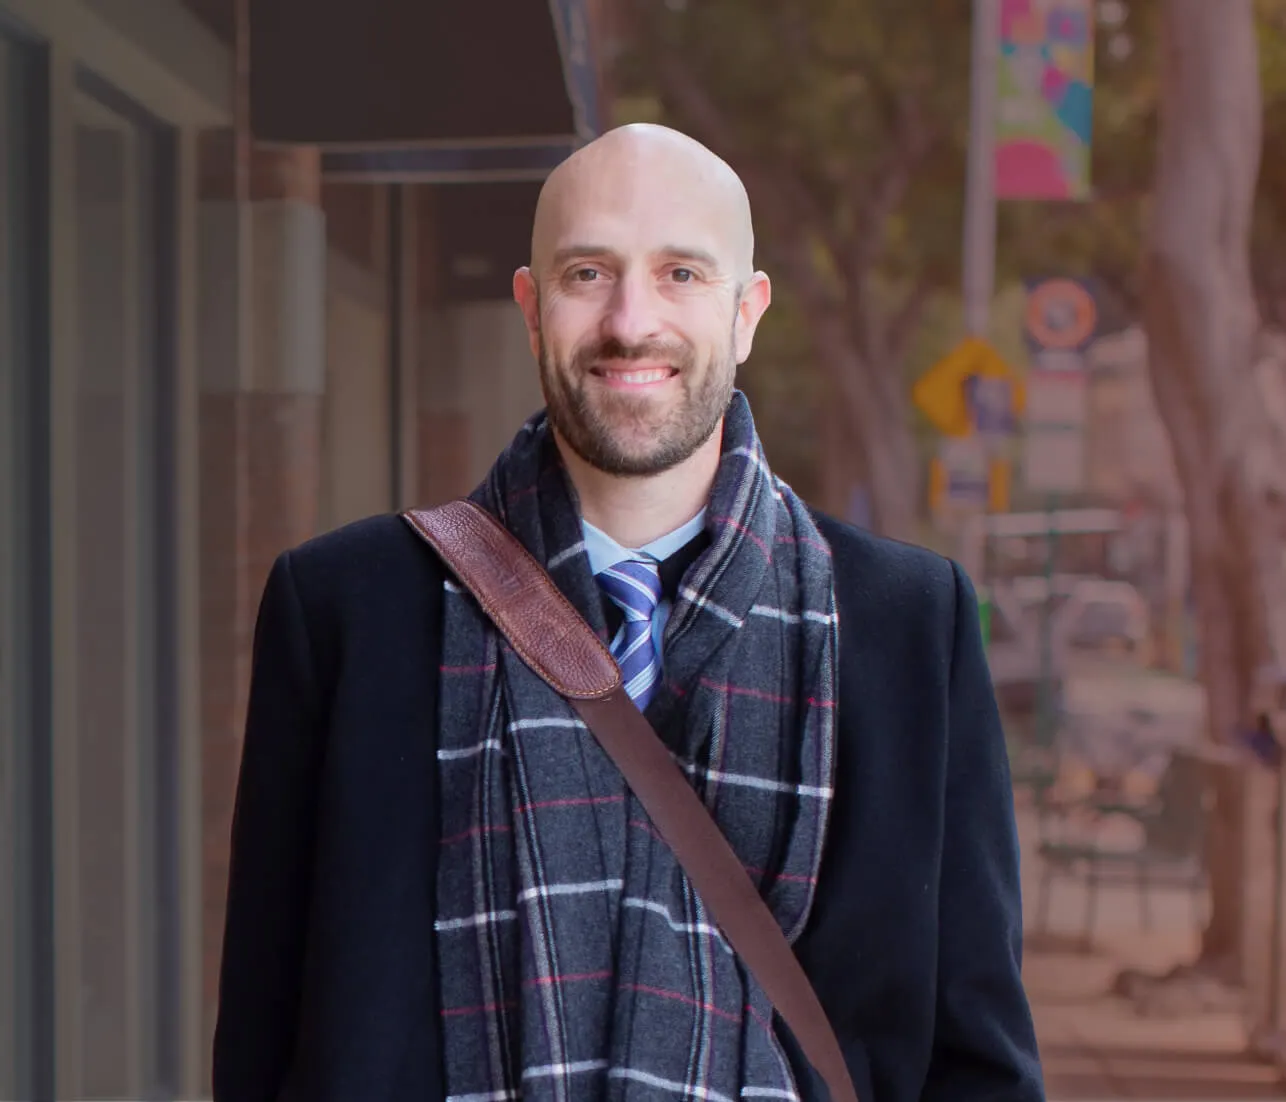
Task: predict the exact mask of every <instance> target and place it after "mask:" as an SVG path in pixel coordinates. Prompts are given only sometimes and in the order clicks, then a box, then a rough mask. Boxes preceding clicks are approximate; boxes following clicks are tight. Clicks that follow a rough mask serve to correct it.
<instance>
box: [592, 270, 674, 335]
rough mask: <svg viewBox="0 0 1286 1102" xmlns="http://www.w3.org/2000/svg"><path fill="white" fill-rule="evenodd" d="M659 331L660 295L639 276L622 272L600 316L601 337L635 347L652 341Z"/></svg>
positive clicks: (647, 281)
mask: <svg viewBox="0 0 1286 1102" xmlns="http://www.w3.org/2000/svg"><path fill="white" fill-rule="evenodd" d="M660 332H661V302H660V296H659V295H658V294H657V293H656V289H655V288H654V287H653V286H652V285H651V282H650V281H649V280H648V279H646V278H645V277H642V276H636V275H633V274H627V275H623V276H622V277H621V278H620V279H618V280H617V282H616V286H615V287H614V288H613V289H612V297H611V301H610V302H609V304H608V308H607V312H606V314H605V315H604V317H603V336H604V337H611V338H614V339H615V340H617V341H619V342H620V343H621V344H623V345H624V346H625V347H626V348H634V347H637V346H638V345H641V344H645V343H647V342H648V341H650V340H654V339H655V338H656V337H657V336H659V335H660Z"/></svg>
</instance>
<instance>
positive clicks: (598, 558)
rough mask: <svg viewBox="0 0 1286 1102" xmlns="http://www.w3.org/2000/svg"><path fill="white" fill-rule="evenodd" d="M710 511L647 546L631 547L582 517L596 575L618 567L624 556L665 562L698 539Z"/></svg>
mask: <svg viewBox="0 0 1286 1102" xmlns="http://www.w3.org/2000/svg"><path fill="white" fill-rule="evenodd" d="M705 520H706V511H705V509H702V510H701V512H699V513H698V514H697V515H696V516H694V517H693V518H692V519H691V520H690V521H688V523H687V524H685V525H683V526H682V527H680V528H676V529H675V530H674V531H673V532H668V533H666V534H665V535H664V536H660V537H658V538H657V539H654V540H653V541H652V542H651V543H649V544H647V545H646V546H645V547H639V548H635V549H630V548H627V547H622V546H621V545H620V544H619V543H617V542H616V541H615V540H614V539H612V537H611V536H609V535H608V534H607V533H606V532H604V531H602V529H599V528H595V527H594V526H593V525H592V524H590V522H589V521H587V520H583V519H582V520H581V522H580V523H581V531H582V532H583V533H584V536H585V553H586V554H587V555H588V556H589V568H590V571H591V572H592V573H594V574H600V573H602V572H603V571H604V570H606V569H607V568H608V567H609V566H615V565H616V564H617V563H618V562H620V561H621V560H623V559H639V558H643V559H652V560H653V561H655V562H658V563H660V562H664V561H665V560H666V559H668V558H669V557H670V556H671V555H673V554H674V553H675V552H676V551H678V550H679V548H681V547H684V546H686V545H687V544H688V543H689V542H690V541H691V540H694V539H696V537H697V536H698V535H699V534H700V532H701V529H702V528H704V527H705Z"/></svg>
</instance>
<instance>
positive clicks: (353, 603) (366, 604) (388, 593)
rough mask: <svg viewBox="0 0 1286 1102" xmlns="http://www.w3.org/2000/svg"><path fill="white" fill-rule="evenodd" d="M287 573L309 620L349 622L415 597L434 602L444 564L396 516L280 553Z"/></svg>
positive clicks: (334, 532) (353, 525)
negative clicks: (367, 613)
mask: <svg viewBox="0 0 1286 1102" xmlns="http://www.w3.org/2000/svg"><path fill="white" fill-rule="evenodd" d="M277 569H279V570H284V571H285V572H287V573H288V574H289V575H290V577H291V580H292V582H293V584H294V587H295V589H296V591H297V593H298V596H299V600H300V602H301V604H302V605H303V607H304V609H305V611H306V612H307V613H308V614H309V615H310V617H318V618H329V617H334V616H339V617H340V618H341V619H347V618H349V617H351V616H355V615H360V614H362V613H363V612H364V611H366V610H370V611H375V610H377V609H379V608H380V607H381V606H383V605H385V604H387V603H389V602H393V603H396V602H398V601H403V602H407V603H412V602H414V601H415V600H416V599H420V600H425V599H427V600H430V601H435V600H437V599H438V596H439V594H440V593H441V589H442V580H443V577H444V574H443V569H442V564H441V561H440V560H439V559H438V557H437V555H436V554H434V553H433V552H432V551H431V550H430V549H429V547H428V546H427V545H426V544H425V543H424V542H423V540H421V539H420V537H419V536H417V535H416V534H415V532H414V531H412V529H411V527H410V525H408V524H407V523H406V521H404V520H403V519H402V518H401V517H400V516H399V515H397V514H396V513H386V514H381V515H379V516H372V517H367V518H366V519H364V520H358V521H354V522H352V523H350V524H345V525H343V526H342V527H340V528H336V529H334V530H332V531H329V532H325V533H323V534H321V535H318V536H314V537H313V538H312V539H309V540H306V541H305V542H303V543H301V544H298V545H297V546H295V547H292V548H290V549H289V550H287V551H284V552H282V554H281V556H280V557H279V559H278V564H277Z"/></svg>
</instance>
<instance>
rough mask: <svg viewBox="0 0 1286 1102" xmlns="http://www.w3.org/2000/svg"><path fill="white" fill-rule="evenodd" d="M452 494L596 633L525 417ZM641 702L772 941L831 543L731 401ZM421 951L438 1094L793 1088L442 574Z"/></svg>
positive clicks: (830, 645)
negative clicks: (695, 542)
mask: <svg viewBox="0 0 1286 1102" xmlns="http://www.w3.org/2000/svg"><path fill="white" fill-rule="evenodd" d="M473 500H474V501H476V502H478V503H479V504H481V505H483V506H484V507H485V508H487V509H489V510H490V511H491V512H492V513H494V514H495V515H496V516H498V517H499V518H500V519H501V520H502V521H503V522H504V523H505V524H506V525H507V526H508V528H509V529H510V531H512V532H513V533H514V535H516V536H517V537H518V539H519V540H521V541H522V543H523V544H525V545H526V547H527V549H528V550H529V551H531V553H532V554H533V555H534V556H535V557H536V559H537V560H538V561H539V562H541V563H542V564H544V566H545V567H546V569H547V570H549V572H550V573H551V575H552V576H553V579H554V581H555V583H556V584H557V585H558V587H559V589H561V590H562V592H563V593H564V594H565V595H566V596H567V597H568V599H569V600H571V601H572V603H573V604H574V605H575V606H576V608H577V609H578V610H579V611H580V613H581V614H582V615H583V616H584V617H585V618H586V620H587V621H588V622H589V623H590V625H591V626H593V627H594V628H595V629H596V630H597V631H598V632H599V635H600V637H601V638H603V639H604V640H605V641H606V638H607V628H606V623H605V618H604V613H603V608H602V600H601V596H600V591H599V588H598V585H597V583H596V582H595V580H594V578H593V577H592V576H591V574H590V569H589V560H588V557H587V555H586V553H585V547H584V543H583V541H582V532H581V527H580V517H579V513H578V508H577V505H576V503H575V497H574V494H573V491H572V489H571V486H570V483H569V481H568V479H567V476H566V472H565V469H564V468H563V466H562V464H561V462H560V460H559V457H558V453H557V449H556V447H555V444H554V440H553V436H552V434H551V432H550V430H549V427H548V422H547V420H546V418H545V416H544V414H543V413H542V414H538V415H537V416H536V417H534V418H532V419H531V420H530V421H529V422H528V423H527V424H526V425H525V426H524V427H523V428H522V430H521V431H520V432H519V433H518V435H517V437H516V438H515V439H514V441H513V443H512V444H511V445H510V447H509V448H508V449H507V450H506V452H505V453H504V454H503V455H502V456H501V457H500V459H499V460H498V461H497V463H496V466H495V467H494V468H493V469H492V471H491V473H490V475H489V476H488V477H487V479H486V480H485V481H484V483H483V484H482V485H481V486H480V487H479V488H478V490H477V491H475V493H474V494H473ZM706 524H707V529H708V531H709V533H710V536H711V543H710V546H709V547H708V548H707V549H706V550H705V551H704V552H703V553H702V554H701V556H700V557H699V558H698V559H697V560H696V561H695V562H694V563H693V564H692V566H691V567H690V568H689V569H688V571H687V574H686V575H685V577H684V579H683V583H682V585H681V587H680V592H679V594H678V598H677V600H676V601H675V604H674V608H673V611H672V613H671V616H670V620H669V623H668V625H667V628H666V635H665V670H664V681H663V683H662V684H661V685H660V686H659V687H658V689H657V692H656V694H655V695H654V697H653V699H652V701H651V703H650V704H649V706H648V710H647V717H648V719H649V720H650V721H651V723H652V724H653V726H654V727H655V728H656V729H657V731H658V733H659V734H660V735H661V736H662V737H663V738H664V739H665V740H666V742H667V743H668V745H669V746H670V748H671V750H672V751H673V752H674V754H675V755H676V757H677V759H678V761H679V763H680V764H681V766H682V767H683V769H684V770H685V771H686V773H687V774H688V776H689V777H690V778H691V780H692V783H693V785H694V787H695V788H696V790H697V791H698V792H699V793H700V795H701V796H702V797H703V799H704V800H705V803H706V806H707V807H708V808H709V809H710V810H711V812H712V813H713V815H714V816H715V818H716V819H717V821H718V823H719V826H720V827H721V828H722V830H723V832H724V834H725V835H726V836H727V837H728V840H729V841H730V842H731V844H732V846H733V849H734V850H735V851H736V853H737V855H738V856H739V857H740V858H741V860H742V862H743V863H744V864H745V866H746V869H747V870H748V872H749V874H750V875H751V876H752V877H753V878H754V880H755V881H756V883H757V884H758V885H759V889H760V891H761V893H762V894H763V896H764V898H765V900H766V901H767V902H768V905H769V906H770V908H771V909H772V911H773V913H774V914H775V915H776V917H777V919H778V921H779V922H780V923H781V926H782V929H783V930H784V931H785V932H786V934H787V935H788V937H790V938H791V939H792V940H793V939H794V938H796V937H798V935H799V934H800V933H801V931H802V930H803V927H804V924H805V922H806V921H807V918H808V913H809V908H810V906H811V903H812V899H813V893H814V886H815V883H816V878H817V872H818V867H819V863H820V859H821V852H822V843H823V838H824V834H825V827H826V820H827V811H828V808H829V803H830V796H831V779H832V776H831V771H832V752H833V738H834V734H833V718H834V701H835V676H836V675H835V662H836V653H837V641H838V624H837V617H836V613H835V601H834V591H833V579H832V567H831V560H830V552H829V549H828V548H827V546H826V544H825V541H824V539H823V538H822V536H821V535H820V534H819V533H818V531H817V529H816V527H815V526H814V525H813V522H812V518H811V517H810V516H809V514H808V511H807V509H806V508H805V506H804V505H803V504H802V502H800V501H799V499H798V498H796V497H795V495H794V494H793V493H792V492H791V490H790V489H789V487H787V486H786V485H785V484H784V483H782V482H780V481H779V480H778V479H776V478H775V476H773V474H772V473H771V472H770V471H769V469H768V466H767V463H766V461H765V459H764V454H763V449H762V447H761V445H760V442H759V439H758V436H757V435H756V432H755V427H754V422H753V419H752V417H751V414H750V407H749V404H748V403H747V402H746V400H745V398H744V396H742V395H741V394H740V393H737V394H736V395H735V396H734V398H733V401H732V403H731V405H730V407H729V410H728V413H727V416H726V418H725V426H724V435H723V451H722V459H721V461H720V464H719V468H718V473H717V476H716V479H715V483H714V487H713V491H712V494H711V497H710V499H709V508H708V511H707V521H706ZM447 591H448V592H447V596H446V612H445V616H446V622H445V627H444V634H443V666H442V670H441V687H442V688H441V715H440V717H439V728H438V729H439V750H438V761H439V769H440V772H441V791H442V801H443V808H442V837H441V847H442V848H441V857H440V866H439V874H438V884H437V916H438V917H437V921H436V924H435V929H436V938H435V941H436V946H437V954H438V963H439V968H440V975H441V991H442V1026H443V1037H444V1052H445V1059H446V1087H447V1094H448V1096H449V1099H450V1100H451V1102H504V1100H507V1099H516V1098H519V1097H525V1098H541V1099H544V1098H547V1099H551V1100H558V1102H567V1100H575V1102H580V1100H586V1102H589V1100H593V1102H599V1100H601V1099H611V1100H613V1102H617V1100H630V1102H635V1100H643V1099H654V1098H661V1097H665V1098H672V1097H674V1096H684V1097H690V1098H694V1099H701V1100H702V1102H733V1100H735V1099H738V1098H741V1097H747V1098H773V1099H786V1100H790V1099H796V1098H798V1091H797V1087H796V1084H795V1081H794V1077H793V1075H792V1072H791V1069H790V1066H789V1064H788V1063H787V1060H786V1058H785V1055H784V1052H783V1049H782V1048H781V1046H780V1045H779V1043H778V1040H777V1038H776V1036H775V1035H774V1031H773V1017H772V1007H771V1005H770V1004H769V1002H768V1001H767V999H766V998H765V997H764V995H763V993H762V991H761V990H760V989H759V986H758V984H757V983H755V981H754V980H753V979H752V978H751V977H750V975H749V973H748V972H747V970H746V969H745V967H744V966H743V965H742V964H741V963H740V961H739V960H738V959H737V958H736V957H735V956H734V954H733V953H732V951H731V949H730V948H729V946H728V944H727V942H726V941H725V940H724V938H723V937H722V935H721V934H720V933H719V932H718V930H717V929H715V928H714V927H713V926H712V924H711V919H710V917H709V915H708V914H707V912H706V909H705V906H704V905H703V904H702V902H701V900H700V899H699V898H697V896H696V895H695V894H694V892H693V890H692V888H691V886H690V885H689V884H688V881H687V878H686V876H685V875H684V874H683V872H682V870H681V869H680V868H679V866H678V864H677V862H676V861H675V859H674V857H673V855H672V854H671V852H670V850H669V847H668V846H666V844H665V843H664V842H662V841H661V840H660V839H659V837H658V836H657V835H656V833H655V831H654V829H653V827H652V826H651V824H650V823H649V821H648V817H647V814H646V813H645V812H644V811H643V809H642V808H641V807H640V805H639V803H638V801H637V799H636V798H635V797H634V795H633V794H632V793H631V792H630V791H629V790H628V788H627V787H626V785H625V782H624V780H623V778H622V777H621V775H620V773H619V772H618V771H617V769H616V767H615V766H614V765H613V764H612V763H611V761H610V760H609V759H608V758H607V756H606V755H605V754H604V753H603V751H602V750H600V748H599V746H598V744H597V743H596V742H595V740H594V737H593V735H592V734H591V733H590V732H589V731H588V730H587V729H586V728H585V727H584V725H583V724H582V723H581V722H580V721H579V719H578V718H577V717H576V715H575V713H574V712H573V711H572V709H571V708H570V706H569V705H568V704H567V703H566V702H565V701H564V700H563V699H562V698H561V697H560V696H558V694H556V693H555V692H554V691H553V690H552V689H550V688H549V687H548V686H546V685H545V683H544V682H543V681H541V680H540V679H539V678H538V677H537V676H536V675H535V674H534V673H532V672H531V670H529V669H528V668H527V666H526V665H524V663H523V662H522V660H521V659H520V658H519V657H518V656H517V655H516V654H515V653H514V652H513V651H512V650H510V649H509V647H508V646H507V644H505V642H504V640H503V638H502V637H501V636H500V635H499V633H498V632H497V631H495V630H494V628H493V627H492V626H491V624H490V623H489V621H488V620H487V619H486V618H485V616H484V615H483V614H482V613H481V611H480V610H479V609H478V607H477V605H476V604H475V602H474V601H473V599H472V598H471V597H469V596H468V595H467V594H466V593H464V591H462V590H461V589H460V588H459V586H458V585H456V584H455V583H454V582H450V581H448V583H447Z"/></svg>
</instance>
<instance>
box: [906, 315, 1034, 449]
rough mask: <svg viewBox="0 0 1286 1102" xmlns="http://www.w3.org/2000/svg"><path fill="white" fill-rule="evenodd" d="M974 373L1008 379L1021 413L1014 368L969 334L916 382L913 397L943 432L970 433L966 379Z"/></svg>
mask: <svg viewBox="0 0 1286 1102" xmlns="http://www.w3.org/2000/svg"><path fill="white" fill-rule="evenodd" d="M972 376H978V377H981V378H984V379H1006V380H1008V381H1009V382H1010V384H1011V386H1012V388H1013V404H1014V413H1015V414H1017V413H1021V412H1022V399H1023V394H1022V387H1021V385H1020V384H1019V381H1018V379H1017V378H1016V377H1015V375H1014V372H1013V369H1012V368H1011V367H1010V366H1009V365H1008V364H1007V363H1005V361H1004V359H1003V357H1002V356H1001V355H1000V353H999V352H997V351H996V350H995V349H994V348H993V347H992V346H991V345H990V344H989V343H988V342H987V341H985V340H983V339H982V338H981V337H966V338H965V339H964V340H963V341H961V342H960V343H959V344H958V345H956V347H955V348H954V349H952V350H951V352H949V353H948V354H947V355H946V356H944V357H943V358H942V359H940V360H939V361H938V362H937V363H936V364H934V365H933V366H932V367H931V368H929V370H928V371H926V372H925V373H924V374H923V375H921V376H920V378H919V379H918V380H917V381H916V384H915V386H914V388H913V389H912V391H911V400H912V401H913V402H915V404H916V406H917V407H919V409H920V412H921V413H923V414H924V415H925V417H927V418H928V419H929V420H930V421H931V422H932V423H933V425H934V427H935V428H936V429H937V430H938V431H939V432H941V433H943V434H945V435H947V436H968V435H969V433H970V432H971V431H972V429H973V426H972V424H971V423H970V417H969V403H968V400H967V398H966V397H965V381H966V380H968V379H969V378H970V377H972Z"/></svg>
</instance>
